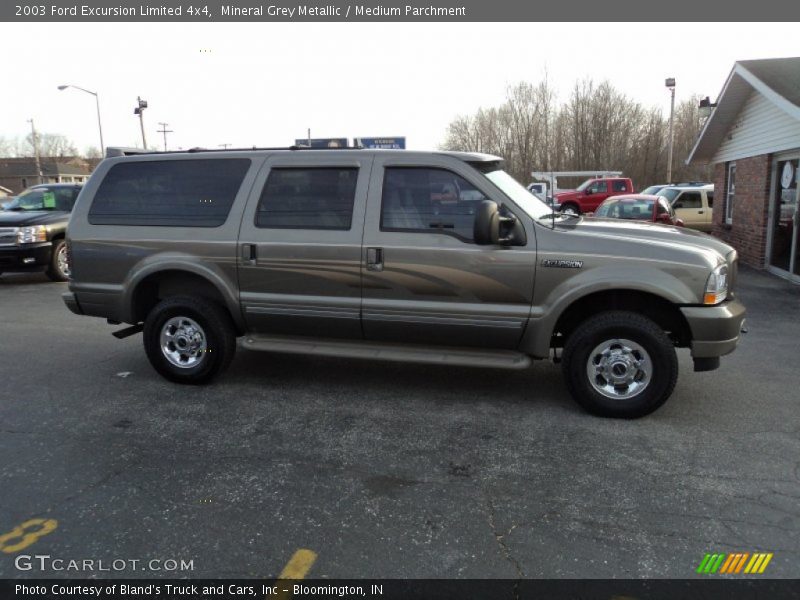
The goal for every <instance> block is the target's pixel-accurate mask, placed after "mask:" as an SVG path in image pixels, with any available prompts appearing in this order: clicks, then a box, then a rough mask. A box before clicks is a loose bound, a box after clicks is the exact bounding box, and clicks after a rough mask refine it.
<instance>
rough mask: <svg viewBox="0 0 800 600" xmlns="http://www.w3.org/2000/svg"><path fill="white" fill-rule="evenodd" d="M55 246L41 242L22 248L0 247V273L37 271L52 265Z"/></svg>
mask: <svg viewBox="0 0 800 600" xmlns="http://www.w3.org/2000/svg"><path fill="white" fill-rule="evenodd" d="M52 249H53V244H52V243H50V242H39V243H36V244H22V245H21V246H0V272H2V271H11V272H18V271H36V270H41V269H42V268H43V267H46V266H47V265H49V264H50V254H51V252H52Z"/></svg>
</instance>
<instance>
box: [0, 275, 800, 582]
mask: <svg viewBox="0 0 800 600" xmlns="http://www.w3.org/2000/svg"><path fill="white" fill-rule="evenodd" d="M739 285H740V290H739V292H740V296H741V297H742V299H743V300H744V302H745V304H746V305H747V307H748V309H749V316H748V321H747V324H748V327H749V334H748V335H747V336H745V339H744V340H743V342H742V343H741V345H740V347H739V349H738V350H737V351H736V352H735V353H734V354H733V355H731V356H729V357H727V358H725V359H723V363H722V367H721V369H719V370H718V371H715V372H712V373H693V372H692V366H691V360H690V357H689V355H688V352H687V351H681V352H680V367H681V374H680V377H679V380H678V385H677V388H676V390H675V393H674V395H673V397H672V398H671V399H670V400H669V401H668V402H667V404H666V405H665V406H664V407H663V408H662V409H660V410H659V411H658V412H656V413H655V414H653V415H651V416H649V417H647V418H644V419H640V420H637V421H617V420H608V419H600V418H596V417H591V416H589V415H587V414H584V413H583V412H581V411H580V410H579V408H578V407H577V405H576V404H575V403H574V402H573V401H572V400H571V399H570V397H569V396H568V394H567V392H566V390H565V388H564V386H563V384H562V380H561V373H560V370H559V368H558V367H557V366H556V365H553V364H552V363H549V362H540V363H537V364H535V365H534V367H533V368H531V369H530V370H527V371H523V372H506V371H492V370H482V369H462V368H441V367H434V366H419V365H404V364H392V363H380V364H378V363H370V362H357V361H351V360H339V359H322V358H305V357H296V356H282V355H269V354H260V353H250V352H246V351H241V350H240V351H239V353H238V354H237V357H236V359H235V360H234V364H233V366H232V367H231V369H230V370H229V371H228V372H227V373H226V375H225V376H223V377H222V378H221V379H219V380H218V381H217V382H215V383H214V384H213V385H210V386H207V387H202V388H193V387H182V386H178V385H174V384H171V383H168V382H167V381H165V380H163V379H161V378H160V377H159V376H158V375H156V373H155V372H154V371H153V370H152V369H151V367H150V365H149V363H148V362H147V359H146V358H145V355H144V352H143V350H142V347H141V336H138V335H137V336H134V337H131V338H128V339H125V340H122V341H119V340H116V339H115V338H113V337H112V336H111V332H112V331H113V330H114V329H115V328H113V327H111V326H108V325H106V323H105V322H104V321H102V320H100V319H90V318H86V317H79V316H76V315H73V314H71V313H69V312H68V311H67V309H66V308H65V307H64V305H63V303H62V301H61V298H60V293H61V292H62V291H64V290H66V285H65V284H53V283H49V282H48V281H47V280H46V279H45V278H44V276H40V275H4V276H2V277H0V340H2V343H0V372H1V373H2V385H0V482H1V483H0V489H2V493H0V536H2V534H5V533H7V532H10V531H12V530H13V529H14V528H15V527H17V526H20V525H21V524H23V523H26V522H28V521H29V520H31V519H45V520H49V521H48V522H55V523H54V524H53V525H52V526H49V527H48V528H51V529H52V530H50V531H48V532H46V533H44V534H41V531H42V530H43V529H42V527H41V526H40V525H37V526H35V527H33V528H32V530H35V531H38V532H40V533H39V534H37V535H36V536H34V539H31V540H26V541H27V542H30V543H28V544H27V545H26V546H25V547H24V548H19V549H14V545H13V544H10V542H9V540H6V541H5V542H3V544H0V549H1V550H2V552H0V577H41V576H43V575H44V576H47V577H58V576H64V577H70V576H72V577H86V576H101V575H102V576H118V577H153V576H155V577H158V576H165V575H166V576H180V577H185V576H191V577H257V578H271V577H275V576H277V574H278V573H279V572H280V571H281V569H282V568H283V567H284V565H285V564H286V562H287V560H289V558H290V557H291V556H292V555H293V554H294V553H295V552H296V551H297V550H298V549H301V548H304V549H310V550H312V551H313V552H314V553H315V554H316V560H315V561H314V562H313V564H312V565H311V566H310V571H309V574H308V577H314V578H321V577H331V578H350V577H382V578H406V577H417V578H439V577H456V578H484V577H490V578H518V577H525V578H542V577H597V578H608V577H637V578H638V577H690V576H693V575H694V571H695V569H696V568H697V565H698V564H699V562H700V560H701V559H702V558H703V555H704V554H705V553H706V552H756V551H763V552H773V553H774V558H773V559H772V561H771V563H770V564H769V568H768V569H767V571H766V573H765V576H769V577H781V578H790V577H798V576H800V392H798V390H800V354H798V351H797V349H798V341H797V340H798V339H800V318H798V317H799V316H800V286H795V285H793V284H790V283H787V282H785V281H782V280H780V279H778V278H776V277H773V276H770V275H767V274H764V273H760V272H755V271H752V270H747V269H742V272H741V274H740V283H739ZM0 539H2V538H1V537H0ZM11 541H13V542H15V544H16V542H18V541H19V538H17V539H16V540H11ZM20 555H50V556H51V557H52V558H61V559H64V560H83V559H94V560H103V561H107V562H108V563H110V562H111V561H113V560H116V559H123V560H126V561H129V560H141V561H144V562H145V564H149V563H147V561H150V560H152V559H156V560H159V561H167V560H170V559H172V560H175V561H177V562H180V561H181V560H183V561H192V567H193V569H192V570H191V571H189V572H181V571H178V572H166V571H164V570H163V569H162V570H160V571H157V570H152V569H150V568H149V567H148V568H143V567H142V566H141V564H140V565H139V566H137V567H136V568H135V569H134V568H127V567H126V568H125V569H123V570H121V571H118V572H111V573H102V574H94V575H93V574H92V573H91V572H89V573H87V572H74V571H54V570H52V569H45V570H44V571H41V570H39V569H37V568H32V569H31V570H27V571H20V570H18V568H17V566H15V559H16V558H17V557H18V556H20ZM159 564H163V563H159ZM170 564H171V563H170Z"/></svg>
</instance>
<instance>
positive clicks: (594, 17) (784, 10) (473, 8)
mask: <svg viewBox="0 0 800 600" xmlns="http://www.w3.org/2000/svg"><path fill="white" fill-rule="evenodd" d="M776 18H777V19H780V20H781V21H785V22H789V21H798V20H800V2H786V0H761V1H760V2H746V1H745V0H730V1H728V2H725V3H724V4H721V3H720V2H719V1H718V0H670V1H669V2H642V1H641V0H603V1H599V2H598V1H596V0H562V1H560V2H520V1H519V0H493V1H492V2H486V1H485V0H404V1H397V0H383V1H375V0H362V1H357V2H334V1H331V0H329V1H327V2H325V1H313V0H312V1H303V0H299V1H298V0H265V1H263V2H260V1H257V0H199V2H192V1H189V0H158V1H157V2H148V1H147V0H144V1H141V0H115V1H113V2H107V1H105V0H46V1H45V2H35V1H28V0H16V1H13V0H11V1H9V2H0V21H12V22H13V21H18V22H22V21H28V22H59V21H83V22H113V21H152V22H156V21H176V22H181V21H197V22H203V23H208V22H220V21H225V22H267V21H272V22H277V21H284V22H287V21H306V22H314V21H316V22H327V21H361V22H377V21H410V22H488V21H494V22H498V21H513V22H518V21H529V22H546V21H570V22H573V21H592V22H625V21H628V22H630V21H728V22H733V21H739V22H742V21H745V22H750V21H763V22H766V21H774V20H775V19H776ZM626 33H627V34H630V33H632V32H626ZM464 43H465V45H464V47H463V48H462V49H463V50H465V51H475V52H496V53H498V54H499V55H501V54H502V50H503V49H502V48H485V47H483V46H482V45H481V43H480V40H465V42H464ZM531 48H532V50H535V48H536V31H535V30H531ZM289 50H291V49H287V51H289ZM707 50H708V49H707V48H704V47H703V46H702V44H698V46H697V49H696V51H697V58H698V60H701V59H702V55H703V52H705V51H707Z"/></svg>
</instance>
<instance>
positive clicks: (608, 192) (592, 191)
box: [553, 177, 634, 215]
mask: <svg viewBox="0 0 800 600" xmlns="http://www.w3.org/2000/svg"><path fill="white" fill-rule="evenodd" d="M633 191H634V190H633V181H631V180H630V179H629V178H627V177H601V178H592V179H587V180H586V181H584V182H583V183H582V184H581V185H579V186H578V188H577V189H576V190H568V191H565V192H557V193H556V194H554V195H553V198H554V201H555V202H556V203H558V204H559V205H560V210H561V212H565V213H570V214H574V215H580V214H582V213H587V212H592V211H594V210H596V209H597V207H598V206H600V204H601V203H602V202H603V200H605V199H606V198H608V197H610V196H616V195H619V194H625V193H627V194H632V193H633Z"/></svg>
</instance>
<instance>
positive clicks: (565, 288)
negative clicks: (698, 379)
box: [521, 264, 704, 358]
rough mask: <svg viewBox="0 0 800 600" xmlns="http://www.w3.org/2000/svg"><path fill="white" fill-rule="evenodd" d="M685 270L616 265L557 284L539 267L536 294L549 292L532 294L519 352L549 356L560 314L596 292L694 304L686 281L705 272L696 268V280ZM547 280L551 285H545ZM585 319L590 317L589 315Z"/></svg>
mask: <svg viewBox="0 0 800 600" xmlns="http://www.w3.org/2000/svg"><path fill="white" fill-rule="evenodd" d="M687 267H688V266H687V265H676V266H675V271H676V272H675V273H672V272H670V270H669V269H667V268H664V267H663V266H661V267H659V268H656V267H650V266H646V265H642V264H630V265H626V266H625V267H624V268H621V267H620V266H619V265H608V266H597V267H594V268H591V269H587V270H585V271H578V272H576V273H575V274H574V275H572V276H569V277H565V278H563V280H561V281H560V282H556V281H553V279H554V278H555V277H548V276H547V275H545V274H543V273H542V272H543V271H550V269H544V268H541V267H539V268H538V269H537V276H536V286H537V290H536V291H537V292H538V291H539V290H542V289H545V290H549V291H548V292H546V294H545V293H543V294H541V295H540V294H539V293H535V294H534V298H535V303H534V306H533V307H532V309H531V317H530V319H529V321H528V326H527V327H526V330H525V335H524V336H523V339H522V343H521V350H522V351H523V352H526V353H527V354H530V355H531V356H534V357H536V358H547V357H548V356H549V355H550V342H551V338H552V335H553V332H554V330H555V326H556V323H558V319H559V318H560V317H561V315H562V314H564V312H565V311H566V310H567V309H568V308H569V307H570V306H571V305H572V304H574V303H575V302H576V301H578V300H580V299H581V298H585V297H586V296H589V295H590V294H594V293H597V292H609V291H634V292H644V293H647V294H652V295H654V296H658V297H659V298H662V299H664V300H666V301H668V302H671V303H673V304H692V303H695V302H697V290H695V289H692V287H694V286H689V285H687V283H686V280H687V279H688V280H690V281H694V280H695V279H696V278H697V277H702V273H703V272H704V270H703V269H702V268H700V267H698V268H697V269H696V270H697V271H698V273H697V274H695V275H696V277H690V278H687V277H686V273H685V269H687ZM553 271H562V269H553ZM678 271H680V276H679V275H678ZM548 280H550V283H553V284H554V285H552V286H551V285H548ZM586 316H587V317H589V316H591V313H589V314H587V315H586Z"/></svg>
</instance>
